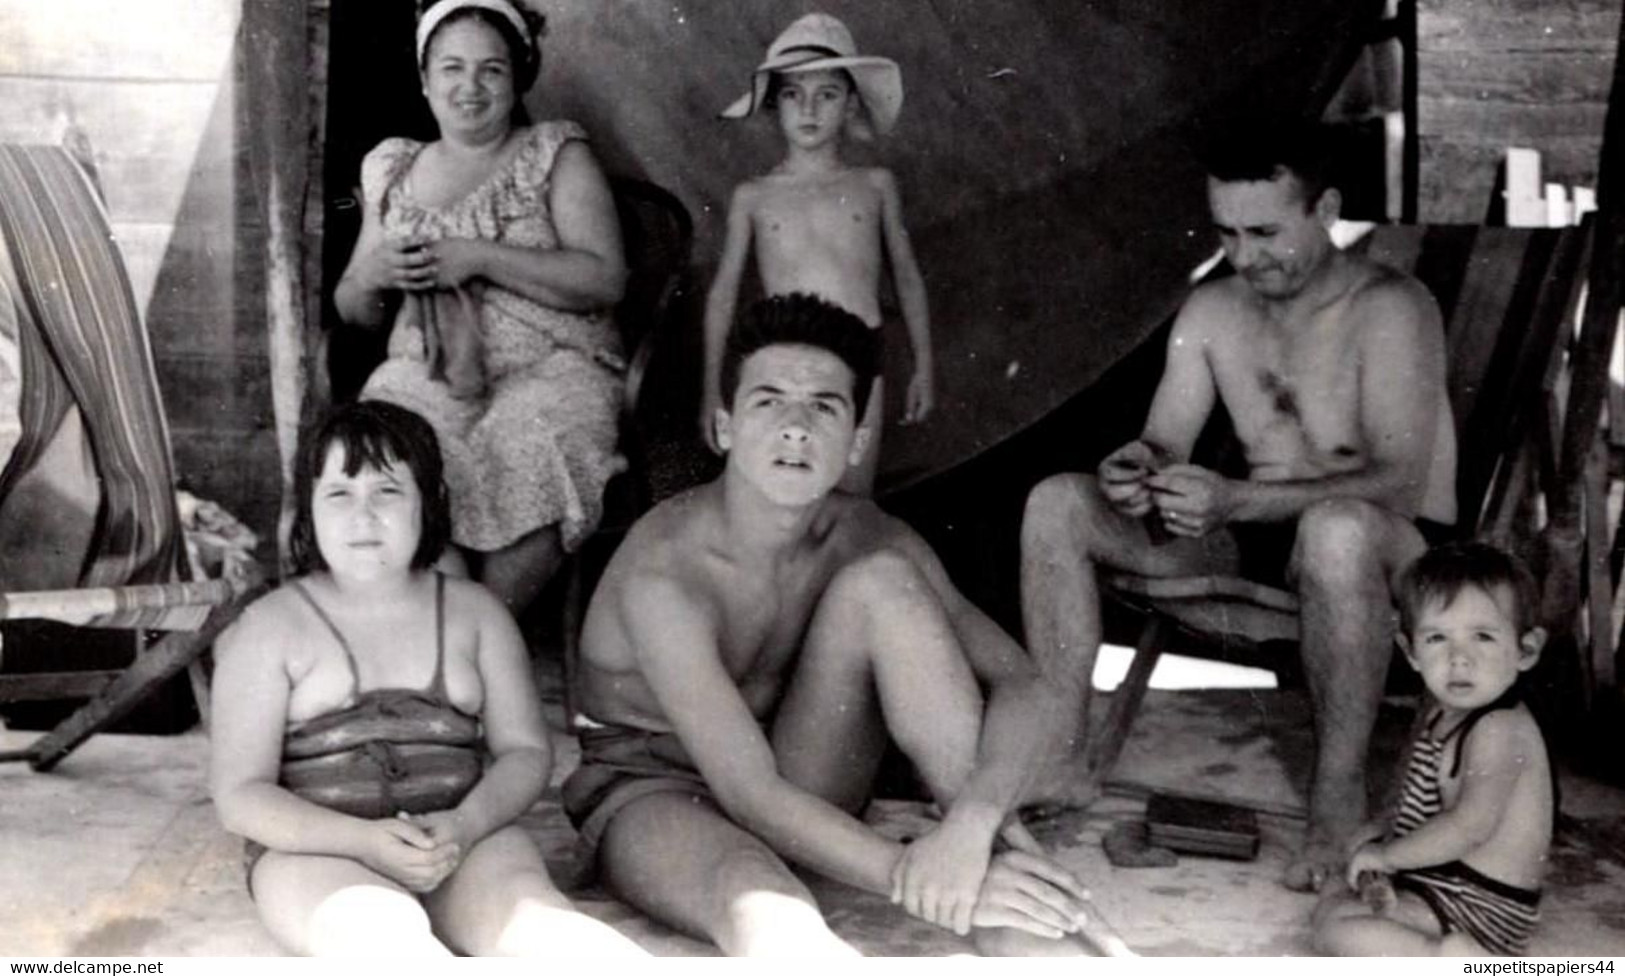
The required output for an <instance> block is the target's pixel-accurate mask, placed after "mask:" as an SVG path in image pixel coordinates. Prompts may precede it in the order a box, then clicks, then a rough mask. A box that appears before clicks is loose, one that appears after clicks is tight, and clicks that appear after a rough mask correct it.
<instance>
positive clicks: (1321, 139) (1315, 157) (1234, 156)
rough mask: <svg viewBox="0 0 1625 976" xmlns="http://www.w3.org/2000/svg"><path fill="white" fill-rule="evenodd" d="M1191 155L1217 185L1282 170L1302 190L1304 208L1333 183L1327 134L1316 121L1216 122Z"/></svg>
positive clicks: (1270, 175)
mask: <svg viewBox="0 0 1625 976" xmlns="http://www.w3.org/2000/svg"><path fill="white" fill-rule="evenodd" d="M1196 158H1197V161H1198V162H1200V163H1201V164H1202V168H1203V169H1204V170H1206V171H1207V174H1208V175H1209V176H1211V177H1213V178H1214V179H1216V180H1218V181H1219V182H1221V183H1236V182H1243V181H1245V182H1255V181H1265V180H1271V179H1274V178H1275V177H1276V175H1277V174H1278V173H1279V172H1280V171H1281V170H1286V171H1287V172H1289V173H1291V174H1292V175H1293V176H1296V177H1297V178H1298V184H1299V185H1300V186H1301V187H1302V188H1303V205H1304V208H1305V209H1311V208H1313V207H1314V205H1315V203H1316V202H1317V201H1318V200H1319V199H1320V195H1321V194H1322V193H1325V192H1326V190H1327V189H1329V188H1330V187H1331V186H1332V158H1331V139H1330V134H1329V133H1328V131H1327V129H1326V127H1325V126H1324V125H1321V124H1319V123H1316V122H1302V121H1293V120H1279V119H1262V118H1255V119H1245V120H1240V121H1232V122H1230V123H1228V124H1223V125H1216V126H1214V127H1212V128H1210V129H1208V130H1206V131H1204V133H1203V134H1202V136H1201V139H1200V144H1199V146H1198V149H1197V152H1196Z"/></svg>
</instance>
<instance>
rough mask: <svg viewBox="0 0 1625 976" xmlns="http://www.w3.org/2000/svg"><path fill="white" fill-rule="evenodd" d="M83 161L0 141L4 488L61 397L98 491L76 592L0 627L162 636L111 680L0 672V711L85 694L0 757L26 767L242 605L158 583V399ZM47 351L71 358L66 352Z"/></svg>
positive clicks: (118, 707) (177, 538) (127, 698)
mask: <svg viewBox="0 0 1625 976" xmlns="http://www.w3.org/2000/svg"><path fill="white" fill-rule="evenodd" d="M88 159H89V150H88V146H86V145H83V144H80V145H76V146H73V147H72V148H71V149H68V148H63V147H55V146H11V145H8V146H0V165H3V172H0V176H3V179H0V184H3V185H4V186H6V187H7V188H8V191H7V196H6V198H5V203H6V205H7V206H6V208H5V209H3V210H0V232H3V233H0V247H6V248H8V249H9V250H8V252H7V253H8V254H9V256H10V258H11V262H10V264H11V267H12V268H13V273H14V275H15V281H14V282H12V283H11V285H10V286H8V291H9V290H10V288H12V287H14V288H15V289H16V295H17V301H18V303H19V308H20V309H21V310H23V314H20V315H19V319H18V321H19V337H18V342H19V351H20V356H21V359H22V362H23V378H24V381H25V383H31V384H35V388H34V391H33V395H26V396H25V397H24V400H23V403H22V405H21V408H20V410H21V414H22V428H23V437H22V439H21V440H20V441H19V443H18V446H17V448H16V450H15V451H14V452H13V455H12V457H11V458H10V459H9V460H8V461H7V463H6V465H5V471H4V476H3V477H0V481H3V482H5V484H4V485H0V490H6V489H9V488H10V487H11V486H12V485H14V484H15V482H14V481H13V480H11V479H12V478H13V477H20V476H21V475H22V473H24V472H26V471H27V470H29V469H30V467H31V466H32V464H33V463H34V462H36V461H37V460H38V458H39V456H40V450H41V445H43V444H44V443H45V441H46V440H48V439H49V437H50V436H51V431H53V430H55V429H56V427H57V424H58V423H59V422H60V418H61V417H62V415H63V411H65V410H66V409H67V405H68V404H70V403H74V404H77V405H79V406H80V408H81V412H82V413H83V414H84V416H85V417H86V425H87V435H88V439H89V441H90V444H91V447H92V449H93V450H94V451H95V454H96V458H97V465H96V467H97V475H98V477H99V478H100V479H101V485H102V502H101V506H102V511H101V512H99V513H98V515H97V519H96V527H95V533H94V536H93V538H92V541H91V545H90V551H89V552H88V553H87V554H86V564H85V568H84V569H83V570H82V571H81V573H80V577H79V580H78V584H79V586H78V588H76V589H72V590H56V591H47V592H35V593H16V592H12V593H5V594H0V619H21V618H47V619H55V620H59V621H62V622H65V623H69V624H73V625H80V626H83V625H97V626H103V627H113V628H125V629H131V630H136V631H137V633H138V635H142V636H143V637H144V634H145V631H146V630H148V629H166V630H170V631H171V632H170V633H169V634H167V635H165V636H164V637H163V638H161V639H159V640H158V641H157V642H156V644H154V645H153V646H151V647H147V646H145V643H144V640H142V641H138V642H137V646H138V647H139V648H140V649H139V650H138V652H137V653H136V656H135V659H134V661H133V663H132V664H131V665H129V666H128V667H126V668H125V669H123V670H121V671H94V672H82V671H81V672H73V671H68V672H60V671H59V672H49V673H43V674H41V673H32V674H6V675H0V701H25V700H27V701H37V700H51V699H60V698H78V697H83V696H85V695H93V696H94V697H92V698H91V700H90V701H89V702H87V703H86V704H85V705H84V706H82V707H81V708H80V709H79V710H78V711H76V712H74V713H73V714H71V715H69V716H68V718H67V719H65V720H64V721H63V722H62V723H61V724H59V725H58V726H57V727H56V728H55V729H54V730H52V731H51V732H49V733H47V734H46V735H44V736H42V737H41V738H39V739H38V740H36V741H35V742H34V743H32V744H31V745H29V746H28V747H27V748H25V749H19V750H11V751H7V752H3V753H0V761H13V760H27V761H28V763H29V764H30V765H31V766H33V767H34V768H35V769H37V770H47V769H50V768H51V767H53V766H54V765H56V763H58V762H60V761H61V760H62V759H63V758H64V757H65V756H67V755H68V753H69V752H71V751H72V750H73V749H74V748H76V747H77V746H78V745H79V744H80V743H82V742H84V741H85V740H86V739H88V738H89V737H90V736H91V735H93V734H94V733H95V732H96V731H98V730H100V729H102V728H104V727H106V726H107V725H108V724H110V723H112V722H114V721H116V720H118V719H119V718H121V717H122V716H123V715H125V714H127V713H128V712H129V711H130V710H131V709H132V708H134V707H135V706H136V705H137V704H139V703H140V702H141V700H142V699H144V698H145V697H147V695H149V694H150V693H151V692H152V691H154V690H155V689H156V688H158V687H159V686H160V685H162V684H163V683H164V682H165V681H167V680H168V679H169V678H170V677H172V676H174V675H175V674H176V673H177V672H179V671H180V670H181V669H182V668H184V667H186V666H187V665H188V664H190V663H191V662H193V661H195V660H196V659H197V658H198V656H199V655H200V654H201V653H202V652H203V651H204V650H205V649H206V648H207V647H208V646H209V644H210V643H211V642H212V641H213V639H214V636H215V635H216V634H217V633H218V632H219V631H220V630H221V629H222V628H223V627H225V625H226V624H227V623H229V622H230V620H231V619H232V617H234V616H235V614H236V612H237V610H238V609H239V608H240V607H241V606H242V605H243V604H244V602H245V601H246V599H247V598H248V597H250V596H252V594H251V593H238V592H237V588H235V587H234V586H233V585H232V584H230V583H228V582H226V581H223V580H216V581H199V582H195V583H188V582H184V581H182V582H170V581H169V579H171V578H172V577H171V576H170V574H171V573H178V572H180V571H181V569H182V567H181V565H180V563H181V557H180V553H181V550H182V546H183V541H182V538H181V533H182V528H181V526H180V524H179V519H178V513H177V511H176V507H175V499H174V487H173V483H172V481H173V474H172V469H171V465H170V454H169V441H168V434H167V424H166V423H165V421H164V416H163V403H162V401H161V399H159V398H158V396H157V377H156V373H155V372H154V369H153V366H152V356H151V349H150V347H149V345H148V340H147V336H146V332H145V325H144V323H143V322H142V320H141V315H140V310H139V309H138V308H137V306H136V303H135V299H134V295H133V294H132V292H131V289H130V284H129V277H128V274H127V273H126V272H125V269H124V262H123V257H122V255H121V254H120V253H119V251H118V249H117V246H116V244H115V243H114V242H113V236H112V233H111V231H110V229H109V227H108V224H107V217H106V213H105V210H104V208H103V206H102V202H101V191H100V187H99V186H98V185H97V184H96V180H95V173H94V169H93V167H91V166H89V165H87V161H88ZM59 345H60V346H63V347H65V348H67V349H71V350H73V351H74V353H75V354H74V355H71V356H70V355H64V354H62V353H61V352H60V351H59V350H58V348H57V347H58V346H59ZM87 411H88V412H87ZM127 412H128V416H127V415H126V413H127ZM115 497H116V499H117V502H116V504H115V502H114V501H112V500H111V499H113V498H115ZM132 584H133V585H132ZM246 588H247V587H245V589H246ZM200 704H201V701H200Z"/></svg>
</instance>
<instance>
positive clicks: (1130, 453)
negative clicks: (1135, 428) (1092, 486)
mask: <svg viewBox="0 0 1625 976" xmlns="http://www.w3.org/2000/svg"><path fill="white" fill-rule="evenodd" d="M1157 460H1158V455H1157V451H1156V449H1155V448H1153V447H1152V446H1151V445H1150V444H1148V443H1146V442H1145V441H1140V440H1134V441H1129V442H1128V443H1127V444H1124V445H1123V446H1122V447H1120V448H1118V449H1117V450H1115V451H1113V452H1111V453H1110V454H1108V455H1106V459H1105V460H1104V461H1101V462H1100V467H1099V468H1098V469H1097V470H1096V475H1097V477H1098V478H1099V481H1100V491H1101V493H1102V494H1104V495H1105V496H1106V501H1107V502H1108V503H1109V504H1110V505H1111V506H1112V507H1113V508H1115V509H1117V510H1118V511H1119V512H1122V513H1123V514H1124V515H1127V516H1128V517H1129V518H1141V517H1143V516H1145V515H1146V514H1148V513H1149V512H1150V511H1151V504H1152V502H1151V490H1150V489H1149V488H1148V487H1147V486H1146V479H1147V478H1149V477H1150V476H1151V473H1152V472H1153V471H1155V470H1156V466H1157Z"/></svg>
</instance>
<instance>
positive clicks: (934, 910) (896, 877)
mask: <svg viewBox="0 0 1625 976" xmlns="http://www.w3.org/2000/svg"><path fill="white" fill-rule="evenodd" d="M992 842H993V838H992V837H990V836H988V835H987V832H986V831H984V830H981V829H980V828H979V827H977V826H976V825H975V824H972V823H970V822H969V821H962V820H956V819H955V818H954V817H953V816H952V815H951V814H950V815H949V816H948V818H947V819H945V820H944V821H943V822H942V823H941V824H939V825H938V826H937V828H936V829H935V830H933V831H931V832H930V833H928V834H926V835H925V836H923V837H921V838H919V839H918V840H916V841H914V842H913V843H912V844H909V845H908V846H907V847H906V848H904V849H903V856H902V857H900V858H898V859H897V865H896V866H895V867H893V868H892V887H891V900H892V904H894V905H902V906H903V910H904V911H906V912H908V913H909V914H910V915H913V916H914V917H915V918H923V919H925V920H926V921H927V922H930V923H931V924H933V925H940V926H942V927H943V928H948V929H953V930H954V931H955V932H956V933H958V934H960V935H969V934H970V928H971V916H972V915H973V914H974V912H975V909H976V902H977V898H978V896H979V895H980V893H981V889H982V881H983V879H984V878H985V877H986V876H987V867H988V859H989V857H990V855H991V849H992Z"/></svg>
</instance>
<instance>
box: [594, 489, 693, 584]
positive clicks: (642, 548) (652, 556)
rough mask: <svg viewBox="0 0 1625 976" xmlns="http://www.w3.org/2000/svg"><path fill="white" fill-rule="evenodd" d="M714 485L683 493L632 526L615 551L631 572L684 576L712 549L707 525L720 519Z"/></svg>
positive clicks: (617, 559)
mask: <svg viewBox="0 0 1625 976" xmlns="http://www.w3.org/2000/svg"><path fill="white" fill-rule="evenodd" d="M714 487H715V486H714V485H700V486H699V487H697V488H691V489H689V490H688V491H684V492H681V493H679V494H677V495H674V496H672V497H671V498H668V499H666V500H665V501H662V502H660V503H659V504H658V505H656V506H655V507H654V508H652V509H650V510H649V511H648V512H647V513H645V514H644V516H643V517H642V518H640V519H638V521H637V522H636V523H635V524H634V525H633V526H632V528H631V530H629V531H628V532H627V534H626V538H625V540H623V541H622V542H621V546H620V548H619V549H617V550H616V552H615V560H616V562H618V563H621V564H622V565H623V566H625V567H626V568H627V569H628V570H636V571H637V572H638V573H640V574H645V573H651V572H654V573H665V574H678V573H681V572H682V571H683V570H684V569H685V568H686V567H687V566H688V565H690V564H692V563H694V562H696V561H697V559H698V557H699V556H700V554H701V553H702V552H704V551H705V550H706V549H708V548H709V545H708V541H707V537H708V535H709V533H707V532H706V526H707V524H708V523H709V522H710V521H712V520H714V518H715V516H716V509H715V504H716V501H717V499H716V498H715V497H714V495H715V494H716V493H715V492H714V491H712V490H711V489H713V488H714Z"/></svg>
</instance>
